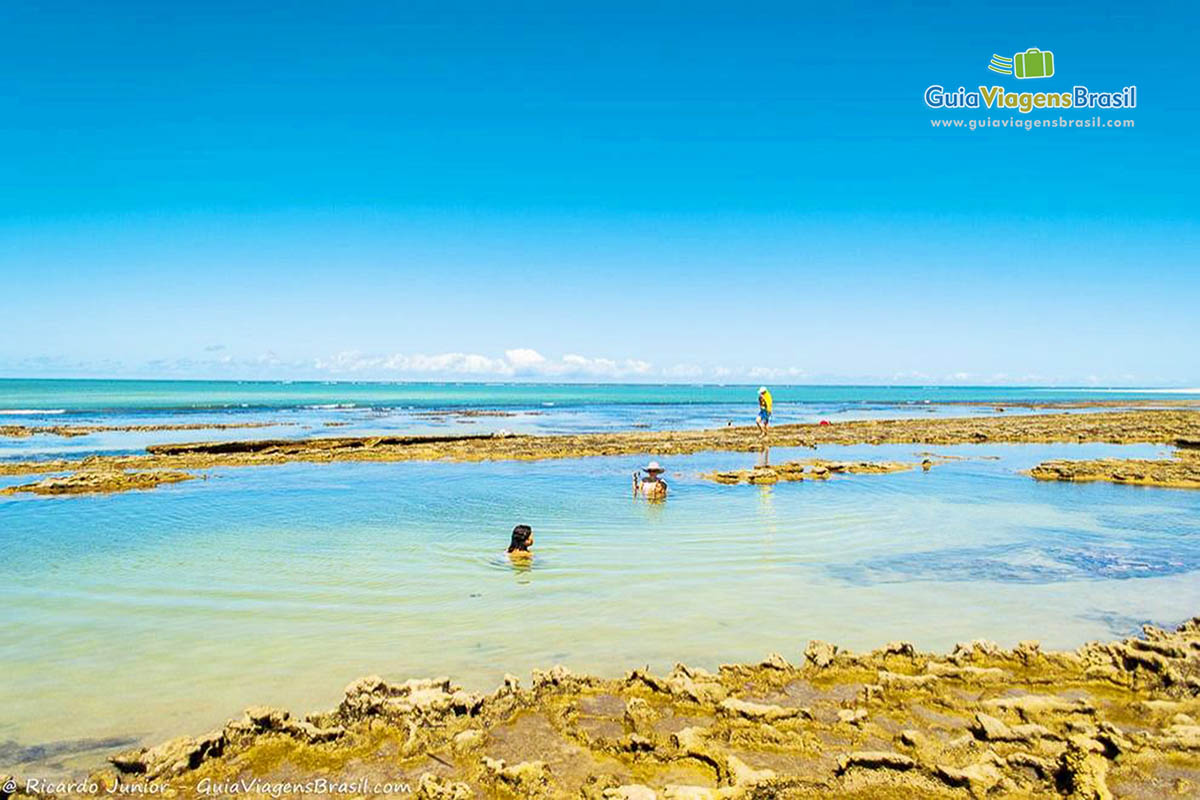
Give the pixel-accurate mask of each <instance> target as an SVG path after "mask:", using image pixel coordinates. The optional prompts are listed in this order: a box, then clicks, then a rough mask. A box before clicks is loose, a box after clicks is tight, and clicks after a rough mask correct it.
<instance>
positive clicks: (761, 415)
mask: <svg viewBox="0 0 1200 800" xmlns="http://www.w3.org/2000/svg"><path fill="white" fill-rule="evenodd" d="M773 405H774V401H773V400H772V399H771V393H770V392H768V391H767V387H765V386H760V387H758V419H756V420H755V421H754V424H755V425H757V426H758V433H759V435H760V436H766V435H767V431H768V429H770V427H771V408H772V406H773Z"/></svg>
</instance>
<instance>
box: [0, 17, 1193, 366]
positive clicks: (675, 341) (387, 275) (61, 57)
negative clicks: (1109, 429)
mask: <svg viewBox="0 0 1200 800" xmlns="http://www.w3.org/2000/svg"><path fill="white" fill-rule="evenodd" d="M1198 22H1200V11H1198V10H1197V9H1196V8H1195V7H1194V6H1192V5H1188V4H1183V3H1179V4H1170V3H1164V4H1147V5H1143V6H1131V5H1129V4H1128V3H1087V4H1084V3H1072V4H1056V3H1047V2H1038V3H1024V4H1023V3H1013V2H1007V3H1003V4H1001V3H995V4H989V3H972V4H962V5H961V7H960V8H956V7H954V5H953V4H946V3H937V4H916V5H914V4H910V3H905V4H896V5H894V6H892V5H883V4H875V3H872V4H862V5H859V6H847V7H845V8H842V7H837V6H833V5H830V4H823V5H821V6H809V5H806V4H801V3H787V4H782V3H781V4H753V3H752V4H736V5H735V4H704V3H689V4H669V5H668V4H652V3H630V4H623V3H615V2H609V3H604V4H594V5H593V4H560V3H544V4H536V3H526V4H516V5H512V6H510V7H509V8H505V9H501V8H498V7H497V6H496V5H495V4H483V3H477V4H467V3H446V2H439V3H403V4H397V3H357V2H342V3H336V4H331V3H304V2H297V3H291V4H276V5H274V6H272V5H267V4H258V3H253V2H250V3H236V4H234V3H221V2H205V3H190V2H179V3H170V4H162V3H154V4H151V3H128V2H126V3H123V2H113V3H105V4H94V3H86V4H85V3H54V2H39V3H24V2H17V3H11V4H6V5H5V7H4V8H3V9H2V10H0V36H3V37H4V46H3V47H0V66H2V67H3V71H2V72H0V75H2V76H3V77H2V78H0V81H2V84H3V85H2V87H0V88H2V90H3V91H0V152H3V153H4V156H3V159H2V160H0V285H2V286H3V291H2V292H0V376H10V377H17V376H117V377H120V376H129V377H205V378H219V377H235V378H275V377H279V378H304V377H329V378H347V379H368V378H382V379H406V378H412V379H426V378H441V377H455V378H462V379H471V378H478V379H487V380H491V379H496V378H513V379H551V378H552V379H612V380H651V381H657V380H736V379H740V378H749V379H760V378H761V379H764V380H767V379H770V380H785V379H786V380H789V381H791V382H804V381H815V382H823V381H880V382H921V383H924V382H929V383H933V382H948V383H954V382H965V383H1071V384H1087V383H1101V384H1106V385H1177V386H1178V385H1185V386H1197V385H1200V359H1197V358H1196V355H1195V350H1196V346H1195V342H1196V341H1198V340H1200V322H1198V321H1197V320H1198V319H1200V315H1197V314H1196V313H1195V309H1196V308H1197V307H1200V268H1198V265H1197V256H1196V254H1197V253H1200V224H1198V221H1197V207H1198V203H1197V199H1196V198H1197V192H1196V187H1197V186H1198V185H1200V180H1198V179H1200V144H1198V142H1200V136H1197V130H1198V123H1200V100H1197V95H1196V91H1195V86H1194V76H1195V68H1194V65H1193V64H1192V63H1191V60H1192V57H1193V53H1192V51H1193V50H1194V47H1195V42H1196V41H1197V37H1198V34H1200V25H1198V24H1197V23H1198ZM1028 47H1040V48H1042V49H1048V50H1052V51H1053V52H1054V54H1055V61H1056V69H1057V74H1056V76H1055V77H1054V78H1050V79H1046V80H1044V81H1018V80H1016V79H1014V78H1001V77H999V76H996V75H994V74H992V73H990V72H988V71H987V70H986V65H987V62H988V60H989V58H990V56H991V55H992V53H999V54H1002V55H1003V54H1012V53H1015V52H1018V51H1022V50H1025V49H1026V48H1028ZM932 83H940V84H942V85H945V86H947V87H948V88H957V86H959V85H964V86H966V87H968V88H974V87H976V86H978V85H979V84H981V83H982V84H986V85H991V84H1000V85H1003V86H1004V87H1005V88H1006V89H1009V90H1013V91H1016V90H1030V91H1032V90H1057V91H1062V90H1069V89H1070V87H1071V86H1072V85H1074V84H1077V83H1079V84H1085V85H1088V86H1089V87H1090V88H1092V89H1093V90H1105V91H1108V90H1117V89H1121V88H1123V87H1125V86H1127V85H1130V84H1136V85H1137V86H1138V108H1136V109H1133V110H1129V111H1120V112H1101V113H1102V114H1103V115H1104V116H1105V117H1106V118H1127V119H1133V120H1134V121H1135V127H1134V128H1133V129H1121V130H1111V129H1110V130H1097V129H1090V130H1083V129H1070V130H1063V129H1057V130H1055V129H1038V130H1032V131H1025V130H1013V129H1011V128H1010V129H989V130H984V131H975V132H970V131H967V130H961V129H960V130H945V129H933V128H932V127H931V124H930V120H931V119H935V118H962V119H971V118H974V119H981V118H984V117H989V116H990V117H994V118H996V119H1005V118H1011V117H1018V116H1020V115H1018V114H1016V113H1014V112H987V111H955V112H935V111H932V110H930V109H928V108H927V107H926V106H925V105H924V103H923V100H922V95H923V93H924V91H925V88H926V87H927V86H928V85H930V84H932ZM1090 115H1091V113H1090V112H1065V113H1063V114H1061V115H1060V114H1058V113H1057V112H1056V113H1055V114H1054V116H1063V117H1072V118H1074V117H1078V118H1083V117H1087V116H1090Z"/></svg>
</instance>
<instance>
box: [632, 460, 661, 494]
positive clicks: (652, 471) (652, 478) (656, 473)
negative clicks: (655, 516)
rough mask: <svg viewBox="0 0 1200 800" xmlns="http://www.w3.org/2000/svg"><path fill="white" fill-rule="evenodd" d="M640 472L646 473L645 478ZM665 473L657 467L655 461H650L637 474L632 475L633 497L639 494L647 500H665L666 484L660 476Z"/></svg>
mask: <svg viewBox="0 0 1200 800" xmlns="http://www.w3.org/2000/svg"><path fill="white" fill-rule="evenodd" d="M641 472H645V473H646V477H645V478H643V477H642V476H641V474H640V473H641ZM664 472H666V470H664V469H663V468H662V467H660V466H659V465H658V462H657V461H651V462H650V463H649V464H647V465H646V466H645V467H644V468H642V469H641V470H639V471H638V472H635V473H633V496H634V497H637V495H638V492H641V494H642V497H645V498H646V499H647V500H665V499H666V497H667V482H666V481H664V480H663V479H662V474H663V473H664Z"/></svg>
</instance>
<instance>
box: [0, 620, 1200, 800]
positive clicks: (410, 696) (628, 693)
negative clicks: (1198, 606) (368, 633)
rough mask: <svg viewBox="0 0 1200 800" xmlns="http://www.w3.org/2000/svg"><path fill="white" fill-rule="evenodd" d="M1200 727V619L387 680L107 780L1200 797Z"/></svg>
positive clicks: (130, 766) (125, 786)
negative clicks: (470, 683) (924, 645)
mask: <svg viewBox="0 0 1200 800" xmlns="http://www.w3.org/2000/svg"><path fill="white" fill-rule="evenodd" d="M789 657H790V658H793V659H794V663H793V661H792V660H789ZM1198 720H1200V617H1198V618H1195V619H1193V620H1191V621H1189V622H1187V623H1185V624H1183V625H1181V626H1180V627H1179V628H1178V629H1177V630H1175V631H1167V630H1163V629H1160V628H1156V627H1152V626H1146V627H1145V628H1144V632H1143V636H1141V637H1136V638H1130V639H1126V640H1124V641H1119V642H1109V643H1095V642H1094V643H1089V644H1087V645H1084V646H1083V647H1080V648H1079V649H1078V650H1075V651H1072V652H1046V651H1043V650H1041V648H1040V647H1039V646H1038V644H1037V643H1036V642H1032V641H1030V642H1022V643H1020V644H1019V645H1017V646H1016V647H1015V648H1013V649H1011V650H1007V649H1003V648H1001V647H999V646H997V645H996V644H994V643H992V642H988V641H983V640H976V641H973V642H969V643H962V644H959V645H958V646H957V647H956V648H955V649H954V651H953V652H951V653H949V654H947V655H933V654H929V653H923V652H920V651H918V650H917V649H916V648H914V647H913V645H911V644H910V643H908V642H902V641H901V642H891V643H888V644H886V645H884V646H883V647H880V648H879V649H877V650H874V651H872V652H870V653H865V654H855V653H850V652H846V651H842V650H839V649H838V648H837V647H836V646H834V645H831V644H826V643H824V642H810V643H808V645H807V647H806V648H805V649H804V650H803V651H802V652H801V651H798V652H796V653H794V654H788V656H786V657H785V656H783V655H779V654H772V655H770V656H769V657H767V658H766V659H765V660H764V661H762V662H761V663H758V664H733V665H723V666H722V667H721V668H720V669H719V670H718V671H717V672H707V671H705V670H702V669H698V668H691V667H687V666H684V665H676V667H675V668H674V669H673V670H672V671H671V672H670V673H668V674H666V675H656V674H652V673H650V672H649V671H647V670H645V669H634V670H632V671H630V672H629V673H627V674H626V675H625V676H624V677H622V678H619V679H605V678H598V677H593V676H588V675H578V674H575V673H572V672H570V671H569V670H567V669H565V668H563V667H561V666H558V667H554V668H553V669H550V670H547V671H537V670H535V671H534V673H533V678H532V682H531V685H530V686H529V687H524V686H522V684H521V682H520V681H519V680H518V679H517V678H516V677H513V676H508V677H507V678H506V679H505V681H504V685H503V686H501V687H500V688H498V689H497V690H495V691H494V692H491V693H490V694H476V693H471V692H466V691H463V690H462V689H460V688H458V687H457V686H455V685H454V684H453V683H452V682H451V681H450V680H449V679H448V678H434V679H423V680H409V681H405V682H403V683H390V682H388V681H385V680H383V679H382V678H379V677H369V678H363V679H360V680H358V681H355V682H354V683H352V684H351V685H350V686H348V687H347V688H346V692H345V698H344V699H343V700H342V702H341V704H340V705H339V706H338V707H337V708H336V709H333V710H331V711H329V712H325V713H320V714H313V715H309V716H308V717H307V718H305V719H295V718H293V717H292V716H291V715H290V714H289V713H288V712H287V711H285V710H281V709H275V708H266V707H253V708H249V709H247V710H246V712H245V713H244V714H243V715H242V717H241V718H239V719H236V720H231V721H230V722H229V723H227V724H226V725H225V726H224V727H223V728H221V729H219V730H215V731H213V732H211V733H208V734H205V735H203V736H198V737H181V738H179V739H174V740H171V741H169V742H165V743H163V744H161V745H158V746H156V747H152V748H148V749H139V750H135V751H131V752H127V753H122V754H120V755H117V756H114V757H112V759H111V763H112V767H111V768H109V769H104V770H101V771H99V772H97V773H95V774H94V775H92V776H91V778H90V781H92V782H93V783H94V785H96V786H98V787H100V789H101V790H102V791H108V790H109V789H114V788H117V787H120V788H119V790H120V791H126V792H128V791H139V790H140V791H142V792H147V791H148V790H153V791H154V792H155V793H158V794H161V795H162V796H178V797H193V796H197V794H205V792H204V791H202V790H200V791H198V787H201V789H203V788H206V789H208V790H209V792H208V793H207V795H206V796H213V793H212V791H211V790H212V789H213V787H218V789H219V788H220V787H230V786H235V787H239V786H259V787H265V788H266V791H264V792H260V794H264V793H267V791H269V787H280V786H284V785H293V786H295V785H300V784H302V783H303V782H305V781H309V780H312V779H313V777H314V776H320V777H321V779H322V780H324V781H326V782H329V783H331V784H342V785H346V786H374V785H381V784H383V783H388V784H391V785H393V786H397V785H404V786H406V787H407V788H408V789H410V790H411V793H412V795H414V796H416V797H419V798H426V799H427V800H440V799H444V798H452V799H453V800H464V799H465V798H471V797H494V798H559V797H564V798H565V797H570V798H584V799H585V800H654V799H655V798H663V799H664V800H666V799H668V798H675V799H676V800H684V799H685V798H686V799H687V800H702V799H704V798H818V797H821V798H823V797H844V798H885V799H886V798H911V797H922V798H982V797H985V796H986V797H1063V796H1066V797H1070V798H1076V800H1081V799H1083V798H1086V800H1103V799H1104V798H1111V797H1114V796H1119V797H1129V798H1161V797H1194V796H1196V795H1197V794H1198V793H1200V722H1198ZM3 782H4V781H3V780H2V779H0V783H3ZM10 785H15V786H16V787H17V791H15V792H9V793H8V794H3V795H0V797H2V798H3V800H7V798H8V797H9V796H10V795H11V796H14V797H21V796H24V795H23V793H22V791H21V789H20V787H22V786H24V785H25V784H24V783H22V781H21V778H20V776H16V777H15V778H14V780H13V782H12V784H10ZM139 787H140V789H139ZM234 793H235V792H230V791H224V792H222V791H217V792H216V793H215V794H216V795H217V796H228V795H230V794H234ZM238 793H242V794H250V795H253V794H254V792H238ZM331 794H332V793H331ZM63 796H72V795H71V794H70V793H69V792H68V793H66V795H63Z"/></svg>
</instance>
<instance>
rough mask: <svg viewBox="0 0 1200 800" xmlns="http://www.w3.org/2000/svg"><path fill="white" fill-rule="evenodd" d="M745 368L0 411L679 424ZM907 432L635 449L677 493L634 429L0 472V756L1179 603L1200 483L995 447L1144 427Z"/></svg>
mask: <svg viewBox="0 0 1200 800" xmlns="http://www.w3.org/2000/svg"><path fill="white" fill-rule="evenodd" d="M754 388H755V387H678V386H671V387H611V386H603V387H586V386H544V385H536V386H534V385H523V386H483V385H461V386H460V385H442V384H421V385H367V384H350V385H327V384H206V383H196V384H193V383H189V384H186V385H175V384H170V383H165V382H154V383H138V384H136V385H130V384H125V383H121V382H95V383H93V382H47V381H31V382H19V383H17V382H9V381H3V382H0V409H3V410H4V411H6V412H17V413H6V414H5V415H4V416H3V417H0V424H6V423H9V422H16V421H20V422H21V423H22V424H47V423H50V422H54V423H67V424H70V423H80V424H82V423H85V422H86V423H99V424H133V423H136V424H141V423H147V422H166V423H170V422H181V421H197V420H199V421H220V420H227V421H239V420H249V421H261V422H264V423H268V424H270V425H272V426H275V427H271V428H269V429H268V430H269V431H270V432H271V433H270V435H272V436H273V435H276V434H279V435H299V436H312V435H331V433H334V432H336V433H338V434H340V433H343V432H346V431H370V430H464V431H465V430H481V429H482V430H486V429H488V428H489V427H507V428H509V429H513V430H528V431H531V432H551V431H558V430H606V429H624V428H655V427H682V426H692V427H701V426H705V425H711V424H724V423H725V421H727V420H734V421H738V422H748V421H749V419H750V417H751V416H752V414H753V401H754V396H753V395H754ZM773 388H775V394H776V397H777V400H778V403H779V408H778V411H779V416H780V417H781V418H784V419H797V420H800V419H817V418H837V419H847V418H855V417H864V416H867V417H869V416H897V415H909V414H960V413H1000V412H997V411H995V409H994V408H993V407H991V404H997V405H1002V404H1006V403H1019V402H1021V401H1022V400H1030V401H1038V400H1044V399H1049V398H1053V399H1085V398H1087V397H1089V396H1091V397H1102V398H1104V399H1119V398H1120V397H1121V396H1122V395H1113V394H1112V393H1107V392H1094V393H1092V394H1089V393H1088V391H1086V390H1074V393H1072V392H1057V391H1056V392H1047V391H1046V390H1039V389H1003V390H997V389H954V390H950V389H925V388H921V387H907V388H887V389H884V388H864V387H773ZM1145 396H1146V397H1151V398H1153V397H1158V396H1160V395H1155V394H1147V395H1145ZM747 399H748V402H747ZM926 401H928V402H926ZM955 402H983V403H987V404H989V405H988V407H974V406H966V407H964V406H957V405H953V403H955ZM548 403H553V404H554V405H546V404H548ZM747 406H750V407H749V408H747ZM464 409H472V410H481V409H482V410H502V411H504V412H505V413H507V414H512V415H513V416H498V417H493V416H485V417H473V416H464V415H462V414H461V413H460V412H461V411H462V410H464ZM59 411H61V413H47V412H59ZM442 412H447V413H442ZM1004 413H1020V409H1019V408H1014V409H1010V410H1009V411H1006V412H1004ZM330 422H332V423H336V427H331V426H328V425H326V423H330ZM343 423H345V424H343ZM235 433H236V434H237V435H252V436H262V435H264V432H263V429H250V430H248V431H242V430H239V431H216V432H204V431H162V432H154V433H145V434H142V433H105V434H93V435H90V436H84V437H78V438H72V439H64V438H61V437H52V436H45V435H39V436H35V437H30V438H26V439H6V438H0V459H16V458H30V457H33V458H40V457H50V456H54V455H62V454H68V453H69V454H82V453H88V452H124V451H136V450H137V449H139V448H141V447H144V446H145V444H147V443H149V442H151V441H168V440H173V439H174V440H183V439H196V438H202V437H204V436H211V438H227V437H228V436H230V435H233V434H235ZM931 449H932V450H934V451H935V452H937V453H939V454H944V455H948V456H955V457H957V458H956V459H955V460H950V461H947V462H946V463H942V464H939V465H937V466H935V467H934V469H933V470H931V471H930V472H928V473H922V472H921V471H919V470H917V471H913V472H907V473H898V474H892V475H878V476H874V475H861V476H845V477H841V478H837V479H835V480H831V481H829V482H827V483H800V484H783V485H777V486H774V487H753V486H718V485H714V484H710V483H707V482H705V481H703V480H701V479H700V478H699V473H701V472H703V471H705V470H710V469H716V468H741V467H748V466H751V465H753V464H754V463H755V461H756V460H758V459H762V458H769V459H770V460H772V461H782V460H786V459H788V458H794V457H811V456H813V455H817V456H822V457H829V458H871V459H880V458H888V459H900V460H913V459H916V458H918V457H919V454H920V453H923V452H924V451H925V450H926V448H918V447H912V446H883V447H870V446H861V447H825V448H821V449H820V451H818V452H817V453H815V454H814V453H813V452H812V451H809V450H804V451H801V452H795V451H788V450H783V449H776V450H774V451H772V452H770V453H760V454H755V453H700V454H696V455H693V456H687V457H679V458H671V459H660V460H664V461H666V466H667V468H668V470H669V479H670V481H671V483H672V494H671V496H670V498H669V499H668V501H667V502H666V503H665V504H662V505H657V506H651V505H647V504H645V503H641V502H637V501H634V500H633V499H632V498H631V496H630V491H629V475H630V472H631V471H632V470H633V469H634V468H636V467H637V466H638V465H639V464H642V463H644V462H645V460H647V459H648V458H651V457H655V454H653V453H646V454H637V455H632V456H627V457H625V456H622V457H605V458H588V459H573V460H562V461H543V462H531V463H515V462H514V463H510V462H499V463H482V464H450V463H398V464H333V465H306V464H288V465H281V466H275V467H262V468H242V469H220V470H212V471H209V472H208V473H206V475H205V477H206V480H197V481H192V482H188V483H182V484H176V485H172V486H167V487H163V488H160V489H157V490H155V491H151V492H134V493H127V494H120V495H111V496H95V497H36V496H29V495H17V496H11V497H3V498H0V546H2V548H3V555H4V557H3V559H2V560H0V609H2V611H0V665H2V666H0V670H2V672H3V676H4V677H3V680H0V709H3V711H2V712H0V770H3V769H6V768H7V769H15V770H16V771H17V772H19V773H20V774H23V775H30V774H34V775H37V774H53V773H57V772H63V773H70V772H77V771H80V770H84V769H87V768H89V767H92V766H95V765H97V764H98V763H100V762H101V761H102V760H103V758H104V756H105V755H107V754H109V753H111V752H112V751H113V750H115V749H120V748H122V747H126V746H129V745H131V744H133V743H139V742H142V743H145V742H153V741H158V740H161V739H163V738H166V737H170V736H174V735H179V734H183V733H199V732H202V731H204V730H206V729H208V728H209V727H212V726H215V725H219V724H220V723H221V722H222V721H223V720H224V719H226V718H227V717H229V716H234V715H236V714H237V713H239V711H240V710H241V709H242V708H243V707H244V706H246V705H249V704H252V703H261V702H265V703H273V704H279V705H284V706H287V707H290V708H292V709H293V710H294V711H296V712H305V711H310V710H314V709H317V708H325V707H330V706H332V705H335V704H336V702H337V701H338V699H339V696H340V691H341V689H342V687H343V686H344V685H345V684H346V683H348V682H349V681H351V680H352V679H354V678H356V677H358V676H360V675H364V674H369V673H378V674H382V675H384V676H386V677H389V678H394V679H398V680H399V679H404V678H407V677H412V676H420V675H432V674H449V675H451V676H453V677H455V678H456V679H457V680H459V681H460V682H461V683H463V684H465V685H467V686H469V687H472V688H477V689H485V688H490V687H492V686H494V685H495V684H497V683H498V682H499V681H500V680H501V678H502V676H503V675H504V673H506V672H514V673H527V671H528V670H529V669H531V668H533V667H545V666H548V665H551V664H554V663H558V662H561V663H564V664H567V665H568V666H571V667H573V668H576V669H579V670H586V671H591V672H598V673H602V674H607V675H618V674H620V673H621V672H622V671H623V670H626V669H629V668H631V667H635V666H640V665H645V664H649V665H651V666H652V667H653V668H655V669H658V670H666V669H669V667H670V666H671V664H672V663H674V662H675V661H677V660H682V661H685V662H687V663H692V664H698V665H702V666H706V667H709V668H715V667H716V666H717V665H718V664H720V663H721V662H727V661H734V660H746V659H757V658H761V657H762V656H764V655H766V653H768V652H769V651H772V650H775V651H779V652H781V653H783V654H784V655H785V656H787V657H789V658H792V659H797V658H799V657H800V653H801V652H802V650H803V647H804V644H805V642H806V641H807V640H808V639H810V638H821V639H827V640H831V641H836V642H838V643H840V644H842V645H844V646H848V647H852V648H870V647H874V646H878V645H879V644H880V643H882V642H885V641H888V640H891V639H897V638H907V639H911V640H913V641H915V642H916V643H917V644H918V645H920V646H922V647H926V648H949V647H951V646H953V644H954V643H955V642H957V641H960V640H964V639H969V638H974V637H979V636H984V637H989V638H994V639H996V640H998V641H1000V642H1001V643H1004V644H1012V643H1015V642H1016V641H1017V640H1019V639H1024V638H1039V639H1041V640H1043V642H1044V643H1045V644H1046V645H1047V646H1052V647H1073V646H1076V645H1078V644H1080V643H1081V642H1083V641H1084V640H1086V639H1089V638H1107V637H1113V636H1118V635H1125V634H1128V633H1130V632H1133V631H1135V630H1136V629H1137V626H1138V625H1140V624H1141V623H1143V622H1155V623H1158V624H1164V625H1169V624H1175V623H1178V622H1179V621H1181V620H1182V619H1184V618H1186V617H1189V616H1191V615H1193V614H1196V613H1198V612H1200V580H1197V577H1198V570H1200V492H1187V491H1171V490H1157V489H1138V488H1134V487H1124V486H1110V485H1104V484H1086V485H1070V484H1046V483H1037V482H1034V481H1032V480H1030V479H1029V478H1028V477H1026V476H1024V475H1022V474H1021V470H1023V469H1027V468H1028V467H1030V466H1032V465H1033V464H1035V463H1037V462H1038V461H1041V460H1043V459H1045V458H1052V457H1053V458H1061V457H1065V458H1083V457H1096V456H1109V455H1112V456H1124V455H1129V456H1141V457H1157V456H1160V455H1165V454H1167V452H1168V451H1167V450H1166V449H1164V448H1159V447H1150V446H1134V447H1121V446H1109V445H1009V446H999V445H989V446H960V447H937V448H931ZM23 480H24V479H23V478H21V477H19V476H13V477H4V478H0V486H2V485H10V484H13V483H19V482H23ZM517 522H526V523H528V524H530V525H532V526H533V527H534V530H535V534H536V537H537V544H536V552H537V555H536V557H535V559H534V561H533V564H532V568H529V569H518V568H514V567H513V566H512V565H511V564H510V563H509V562H508V561H507V559H506V558H505V557H504V556H503V554H502V552H501V551H502V549H503V546H504V545H505V543H506V541H507V536H508V531H509V530H511V528H512V526H513V525H514V524H516V523H517Z"/></svg>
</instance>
